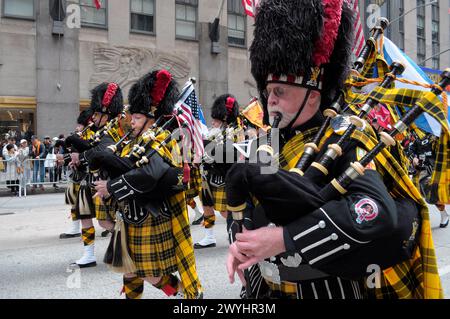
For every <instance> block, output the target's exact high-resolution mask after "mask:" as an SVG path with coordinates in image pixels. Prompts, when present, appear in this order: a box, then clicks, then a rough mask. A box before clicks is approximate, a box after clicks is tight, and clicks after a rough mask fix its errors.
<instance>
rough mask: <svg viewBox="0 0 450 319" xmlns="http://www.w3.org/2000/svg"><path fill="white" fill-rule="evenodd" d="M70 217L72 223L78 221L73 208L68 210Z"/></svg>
mask: <svg viewBox="0 0 450 319" xmlns="http://www.w3.org/2000/svg"><path fill="white" fill-rule="evenodd" d="M70 217H71V218H72V221H73V222H74V221H77V220H78V218H77V210H76V209H75V208H74V207H72V208H71V209H70Z"/></svg>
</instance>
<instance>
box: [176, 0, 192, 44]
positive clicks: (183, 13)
mask: <svg viewBox="0 0 450 319" xmlns="http://www.w3.org/2000/svg"><path fill="white" fill-rule="evenodd" d="M197 9H198V0H176V3H175V11H176V12H175V13H176V25H175V34H176V37H177V38H178V37H179V38H188V39H196V38H197Z"/></svg>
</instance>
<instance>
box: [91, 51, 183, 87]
mask: <svg viewBox="0 0 450 319" xmlns="http://www.w3.org/2000/svg"><path fill="white" fill-rule="evenodd" d="M93 58H94V71H93V73H92V75H91V78H90V79H89V88H90V89H92V88H94V87H95V86H96V85H98V84H99V83H102V82H116V83H118V84H119V85H120V87H121V88H122V90H123V92H125V94H127V93H128V90H129V89H130V87H131V86H132V85H133V83H134V82H136V80H137V79H139V78H140V77H141V76H142V75H144V74H145V73H147V72H149V71H151V70H153V69H161V68H165V69H167V70H168V71H169V72H171V73H172V75H173V77H174V78H175V79H176V80H181V79H185V78H187V77H188V75H189V73H190V71H191V67H190V66H189V62H188V61H187V60H186V59H185V58H183V57H181V56H178V55H175V54H171V53H167V52H157V51H154V50H150V49H144V48H130V47H121V46H114V47H113V46H106V45H102V44H97V45H96V47H95V48H94V57H93ZM179 82H180V81H179ZM181 84H182V83H180V85H181Z"/></svg>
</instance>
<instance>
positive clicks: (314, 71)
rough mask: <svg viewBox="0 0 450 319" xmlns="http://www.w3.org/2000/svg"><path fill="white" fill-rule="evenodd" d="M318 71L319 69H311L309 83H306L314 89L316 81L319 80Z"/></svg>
mask: <svg viewBox="0 0 450 319" xmlns="http://www.w3.org/2000/svg"><path fill="white" fill-rule="evenodd" d="M320 71H321V69H320V68H319V67H314V68H311V77H310V79H309V81H308V82H306V84H308V85H310V86H314V87H316V86H317V82H318V79H319V75H320Z"/></svg>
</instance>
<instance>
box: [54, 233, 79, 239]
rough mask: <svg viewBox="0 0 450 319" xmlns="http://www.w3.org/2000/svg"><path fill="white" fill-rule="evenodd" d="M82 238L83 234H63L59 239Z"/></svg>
mask: <svg viewBox="0 0 450 319" xmlns="http://www.w3.org/2000/svg"><path fill="white" fill-rule="evenodd" d="M80 236H81V233H77V234H66V233H62V234H61V235H59V239H67V238H75V237H80Z"/></svg>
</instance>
